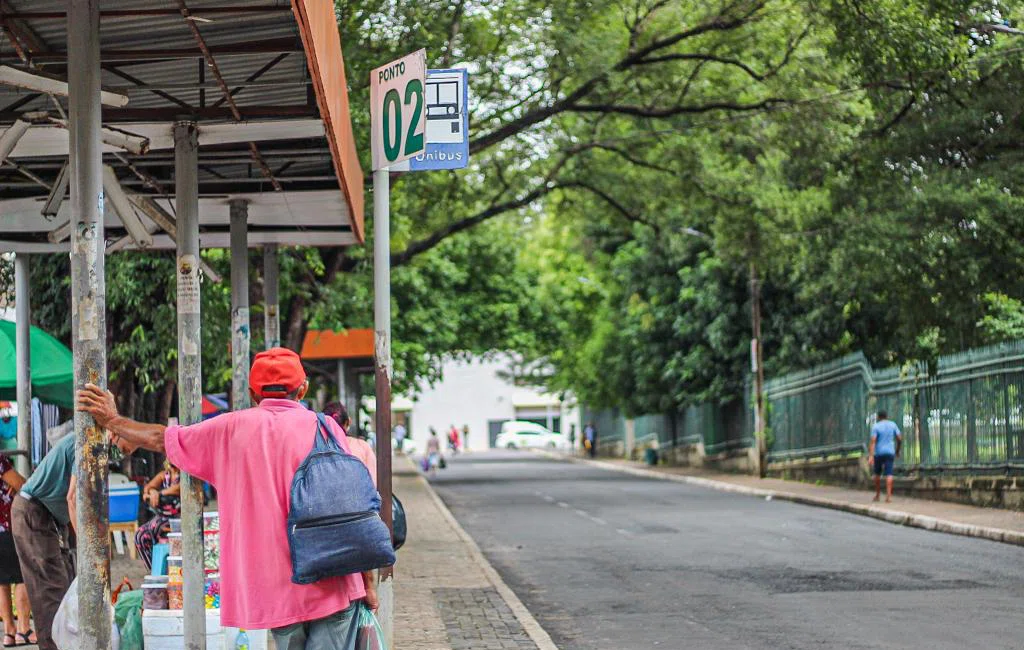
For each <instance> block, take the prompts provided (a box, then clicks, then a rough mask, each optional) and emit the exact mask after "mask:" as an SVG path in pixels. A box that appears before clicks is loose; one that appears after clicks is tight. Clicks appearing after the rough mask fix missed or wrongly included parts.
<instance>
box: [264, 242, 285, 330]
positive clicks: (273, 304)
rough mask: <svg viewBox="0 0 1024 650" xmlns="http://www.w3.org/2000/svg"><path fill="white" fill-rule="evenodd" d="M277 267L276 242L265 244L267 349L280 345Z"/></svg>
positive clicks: (265, 328) (265, 327) (265, 325)
mask: <svg viewBox="0 0 1024 650" xmlns="http://www.w3.org/2000/svg"><path fill="white" fill-rule="evenodd" d="M278 268H279V267H278V259H277V244H266V245H265V246H264V247H263V301H264V305H263V309H264V312H263V332H264V335H263V338H264V340H265V343H266V345H265V348H266V349H267V350H269V349H270V348H276V347H278V346H279V345H281V305H280V304H279V303H278V298H277V291H278V284H279V283H280V280H279V277H280V274H279V270H278Z"/></svg>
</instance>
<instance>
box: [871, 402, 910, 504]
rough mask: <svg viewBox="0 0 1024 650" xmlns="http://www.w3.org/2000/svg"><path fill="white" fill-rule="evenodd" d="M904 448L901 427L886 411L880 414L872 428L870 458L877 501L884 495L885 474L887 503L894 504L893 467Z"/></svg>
mask: <svg viewBox="0 0 1024 650" xmlns="http://www.w3.org/2000/svg"><path fill="white" fill-rule="evenodd" d="M902 447H903V436H902V435H900V430H899V427H897V426H896V423H895V422H893V421H892V420H890V419H889V414H888V413H886V412H885V411H879V412H878V421H877V422H875V426H873V427H871V447H870V449H869V450H868V458H870V459H872V460H874V465H875V466H874V470H875V471H874V474H875V501H878V499H879V497H880V496H881V494H882V474H885V502H886V503H892V467H893V464H894V463H895V462H896V457H897V456H899V455H900V449H901V448H902Z"/></svg>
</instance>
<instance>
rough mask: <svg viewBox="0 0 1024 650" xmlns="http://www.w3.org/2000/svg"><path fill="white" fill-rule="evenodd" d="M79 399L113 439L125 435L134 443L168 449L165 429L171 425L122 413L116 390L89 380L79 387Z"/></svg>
mask: <svg viewBox="0 0 1024 650" xmlns="http://www.w3.org/2000/svg"><path fill="white" fill-rule="evenodd" d="M77 401H78V408H79V409H81V410H83V411H85V412H87V413H88V414H89V415H91V416H92V417H93V419H94V420H96V424H98V425H99V426H101V427H103V428H104V429H106V430H107V433H109V434H110V437H111V439H116V438H121V439H123V440H125V441H126V442H128V444H129V445H131V446H133V447H142V448H143V449H149V450H150V451H156V452H160V453H163V452H164V431H165V430H166V429H167V427H166V426H164V425H162V424H147V423H145V422H136V421H135V420H132V419H131V418H127V417H124V416H123V415H118V413H117V403H116V402H115V401H114V394H113V393H111V392H110V391H109V390H103V389H102V388H100V387H99V386H95V385H93V384H86V385H85V388H84V389H83V390H80V391H78V399H77ZM114 442H117V441H116V440H114Z"/></svg>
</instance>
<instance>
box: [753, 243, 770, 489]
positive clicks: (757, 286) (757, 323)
mask: <svg viewBox="0 0 1024 650" xmlns="http://www.w3.org/2000/svg"><path fill="white" fill-rule="evenodd" d="M750 321H751V329H752V330H753V341H752V346H751V347H752V356H753V364H754V395H755V397H754V399H755V404H756V407H755V408H756V411H755V414H756V416H755V422H754V437H755V441H756V443H757V457H758V463H757V466H758V473H759V474H760V476H761V478H764V477H765V476H767V474H768V472H767V470H768V468H767V467H766V465H767V457H768V440H767V438H766V436H765V431H766V425H765V419H764V416H765V408H764V363H763V356H762V346H761V279H760V277H759V276H758V273H757V265H756V264H755V263H754V262H751V263H750Z"/></svg>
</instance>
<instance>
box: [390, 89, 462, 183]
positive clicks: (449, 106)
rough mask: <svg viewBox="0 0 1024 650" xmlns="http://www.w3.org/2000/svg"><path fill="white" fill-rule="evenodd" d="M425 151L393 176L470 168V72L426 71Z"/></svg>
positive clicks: (396, 168)
mask: <svg viewBox="0 0 1024 650" xmlns="http://www.w3.org/2000/svg"><path fill="white" fill-rule="evenodd" d="M426 92H427V147H426V149H425V150H424V151H423V153H420V154H417V155H415V156H413V157H412V158H410V159H408V160H406V161H405V162H402V163H398V164H397V165H392V166H391V171H395V172H404V171H411V172H425V171H432V170H437V169H463V168H464V167H466V166H467V165H469V71H468V70H465V69H448V70H427V85H426Z"/></svg>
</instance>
